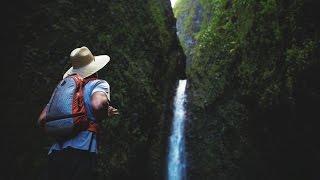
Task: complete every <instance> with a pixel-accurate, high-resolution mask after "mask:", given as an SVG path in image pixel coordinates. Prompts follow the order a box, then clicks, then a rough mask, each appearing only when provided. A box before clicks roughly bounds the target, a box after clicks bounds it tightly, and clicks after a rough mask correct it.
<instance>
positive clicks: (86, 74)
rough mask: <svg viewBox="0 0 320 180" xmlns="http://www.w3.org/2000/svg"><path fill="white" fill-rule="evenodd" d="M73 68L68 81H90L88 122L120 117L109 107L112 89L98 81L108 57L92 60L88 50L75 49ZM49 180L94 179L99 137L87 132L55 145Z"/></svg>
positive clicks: (85, 91) (85, 95) (87, 86)
mask: <svg viewBox="0 0 320 180" xmlns="http://www.w3.org/2000/svg"><path fill="white" fill-rule="evenodd" d="M70 60H71V63H72V67H71V68H70V69H69V70H68V71H67V72H66V73H65V74H64V76H63V78H66V77H68V76H70V75H72V74H78V75H80V76H81V77H82V78H84V79H94V80H90V81H89V80H88V82H87V83H86V84H85V85H84V88H83V99H84V104H85V107H86V109H87V110H86V113H87V117H88V119H90V120H91V121H97V122H99V120H101V119H103V118H106V117H107V116H108V117H111V116H114V115H117V114H118V110H117V109H116V108H113V107H112V106H109V101H110V86H109V84H108V83H107V82H106V81H105V80H101V79H98V74H97V72H98V71H99V70H100V69H102V68H103V67H104V66H105V65H106V64H107V63H108V62H109V61H110V57H109V56H107V55H99V56H93V55H92V53H91V52H90V50H89V49H88V48H87V47H80V48H76V49H74V50H73V51H72V52H71V54H70ZM48 154H49V160H48V179H52V180H53V179H54V180H60V179H68V180H81V179H88V180H89V179H95V173H94V172H95V171H96V167H95V161H96V154H97V134H96V133H95V132H92V131H89V130H84V131H81V132H79V133H78V134H77V135H76V136H74V137H72V138H71V139H67V140H64V141H63V142H59V143H55V144H53V145H52V146H51V148H50V150H49V153H48Z"/></svg>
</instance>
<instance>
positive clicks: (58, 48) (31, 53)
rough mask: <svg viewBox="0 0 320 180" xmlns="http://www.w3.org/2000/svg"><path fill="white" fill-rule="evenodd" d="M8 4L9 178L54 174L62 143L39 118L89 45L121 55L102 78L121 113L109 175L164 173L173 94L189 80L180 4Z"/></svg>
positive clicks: (107, 141) (106, 133)
mask: <svg viewBox="0 0 320 180" xmlns="http://www.w3.org/2000/svg"><path fill="white" fill-rule="evenodd" d="M4 9H5V13H4V14H5V18H6V21H4V27H5V30H6V31H5V33H6V34H4V35H5V38H4V42H3V43H4V44H5V45H6V47H5V49H4V50H5V52H6V55H5V57H4V59H3V60H4V61H3V66H2V67H3V68H4V69H5V70H6V71H5V78H4V82H3V83H2V84H3V85H4V87H5V88H4V89H3V90H4V92H5V100H4V102H5V103H6V104H5V106H6V107H7V108H6V110H5V114H4V115H5V116H4V118H3V119H2V122H4V123H5V124H4V127H6V128H5V130H4V134H5V135H6V136H4V137H5V146H4V147H3V148H1V149H2V152H3V153H2V155H4V156H5V159H2V161H3V162H5V163H6V165H5V167H6V168H5V170H4V171H3V173H1V176H4V178H1V179H38V177H39V176H42V174H45V171H46V159H47V157H46V155H47V152H48V148H49V146H50V144H51V143H52V141H51V140H50V139H48V138H46V137H45V135H44V134H42V133H40V130H39V128H38V127H37V125H36V122H37V118H38V115H39V113H40V111H41V110H42V108H43V106H44V105H45V104H46V103H47V101H48V98H49V97H50V95H51V93H52V91H53V88H54V87H55V86H56V84H57V83H58V81H59V80H60V79H61V78H62V75H63V74H64V72H65V71H66V70H67V69H68V68H69V67H70V62H69V54H70V52H71V51H72V50H73V49H74V48H76V47H80V46H83V45H85V46H87V47H88V48H90V49H91V50H92V52H93V53H94V54H97V55H98V54H108V55H109V56H110V57H111V62H110V63H109V64H108V65H107V67H106V68H105V69H104V70H103V71H102V72H100V77H101V78H103V79H106V80H107V81H108V82H109V84H110V86H111V104H112V105H113V106H115V107H117V108H118V109H119V111H120V114H121V115H120V116H119V117H117V118H115V119H112V120H111V119H107V120H106V121H104V124H103V134H102V137H101V141H102V143H101V146H100V153H99V159H100V161H99V169H98V172H99V175H100V178H99V179H163V176H164V173H163V171H164V167H165V156H166V143H167V136H168V135H167V134H168V129H169V125H168V124H170V117H171V101H172V98H173V97H172V96H173V92H174V88H175V84H176V82H177V79H179V77H183V76H185V75H184V69H185V68H184V64H185V62H184V61H185V59H184V58H185V57H184V54H183V51H182V48H181V46H180V45H179V42H178V40H177V37H176V30H175V19H174V17H173V12H172V9H171V5H170V1H169V0H160V1H159V0H148V1H143V0H135V1H123V0H120V1H113V0H104V1H100V0H94V1H87V0H81V1H75V0H59V1H38V0H36V1H32V2H30V1H11V2H8V6H6V8H4ZM7 71H8V72H7ZM129 177H130V178H129Z"/></svg>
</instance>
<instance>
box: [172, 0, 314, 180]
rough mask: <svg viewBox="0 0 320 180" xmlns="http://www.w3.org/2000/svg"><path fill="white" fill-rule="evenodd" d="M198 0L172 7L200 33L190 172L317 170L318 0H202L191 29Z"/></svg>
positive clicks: (303, 174) (246, 174)
mask: <svg viewBox="0 0 320 180" xmlns="http://www.w3.org/2000/svg"><path fill="white" fill-rule="evenodd" d="M196 2H197V1H196V0H180V2H178V3H177V6H176V8H175V12H176V16H177V18H178V19H177V21H178V22H179V18H182V19H183V21H184V22H185V23H186V24H185V25H184V26H181V28H185V29H183V30H180V29H178V31H180V32H183V33H184V34H180V38H181V37H182V39H183V38H184V37H185V36H192V38H194V39H195V41H196V44H195V45H194V46H189V47H187V48H191V49H187V54H188V52H193V53H192V56H191V58H192V63H191V65H190V66H189V67H188V70H187V75H188V77H189V79H190V80H189V83H190V88H189V103H190V104H189V110H190V124H189V126H188V138H187V143H188V145H187V147H188V151H189V162H190V165H189V166H190V167H189V174H190V175H189V176H190V179H217V180H219V179H246V180H247V179H272V180H275V179H314V178H316V177H317V175H316V174H315V173H316V172H315V171H314V170H313V166H314V165H315V164H316V162H317V161H316V160H315V159H312V157H318V155H319V153H318V152H315V151H313V150H312V149H314V150H315V149H317V150H316V151H318V150H319V148H318V146H317V140H316V137H318V136H319V135H320V134H319V131H318V130H317V129H318V127H319V122H318V121H317V120H316V119H317V118H316V117H317V116H318V113H317V111H318V110H317V108H315V107H316V106H318V105H317V104H319V103H320V99H319V97H320V94H319V89H320V84H319V75H320V74H319V72H320V61H319V52H320V47H319V38H320V36H319V35H320V31H319V28H320V24H319V21H318V20H317V17H318V16H320V14H319V11H318V10H317V8H316V7H319V3H318V2H316V1H312V0H306V1H303V0H290V1H284V0H280V1H275V0H264V1H253V0H201V1H199V2H198V3H199V4H200V5H199V6H201V9H202V12H201V14H200V15H198V16H199V17H201V18H202V20H203V21H202V22H201V28H200V29H199V31H194V30H193V29H192V23H190V22H189V20H188V19H191V20H192V19H199V17H194V14H193V13H190V11H192V9H194V8H195V7H194V6H191V5H192V3H196ZM187 11H188V12H187ZM188 13H189V15H190V16H188V17H187V19H186V15H188ZM193 23H194V22H193ZM182 42H184V41H183V40H182ZM185 48H186V46H185ZM316 127H317V128H316ZM306 147H308V148H306Z"/></svg>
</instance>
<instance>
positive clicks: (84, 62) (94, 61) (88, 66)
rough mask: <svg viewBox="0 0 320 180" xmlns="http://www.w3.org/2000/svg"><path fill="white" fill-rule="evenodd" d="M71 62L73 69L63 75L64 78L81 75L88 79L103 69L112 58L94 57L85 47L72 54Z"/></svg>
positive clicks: (104, 56)
mask: <svg viewBox="0 0 320 180" xmlns="http://www.w3.org/2000/svg"><path fill="white" fill-rule="evenodd" d="M70 61H71V64H72V67H71V68H70V69H69V70H68V71H67V72H66V73H65V74H64V75H63V78H65V77H67V76H69V75H71V74H79V75H80V76H81V77H83V78H86V77H88V76H90V75H92V74H94V73H96V72H97V71H99V70H100V69H101V68H103V67H104V66H105V65H106V64H107V63H108V62H109V61H110V57H109V56H108V55H99V56H93V55H92V53H91V51H90V50H89V49H88V48H87V47H85V46H83V47H81V48H76V49H74V50H73V51H72V52H71V54H70Z"/></svg>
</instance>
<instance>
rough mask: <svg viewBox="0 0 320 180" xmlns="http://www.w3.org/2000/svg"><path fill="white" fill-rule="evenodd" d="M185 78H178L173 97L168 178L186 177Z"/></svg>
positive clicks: (176, 179) (180, 178) (179, 178)
mask: <svg viewBox="0 0 320 180" xmlns="http://www.w3.org/2000/svg"><path fill="white" fill-rule="evenodd" d="M186 84H187V80H180V81H179V84H178V87H177V91H176V96H175V99H174V115H173V121H172V122H173V124H172V130H171V135H170V139H169V154H168V180H182V179H186V170H185V169H186V156H185V138H184V124H185V108H184V105H185V101H186V94H185V89H186Z"/></svg>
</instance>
